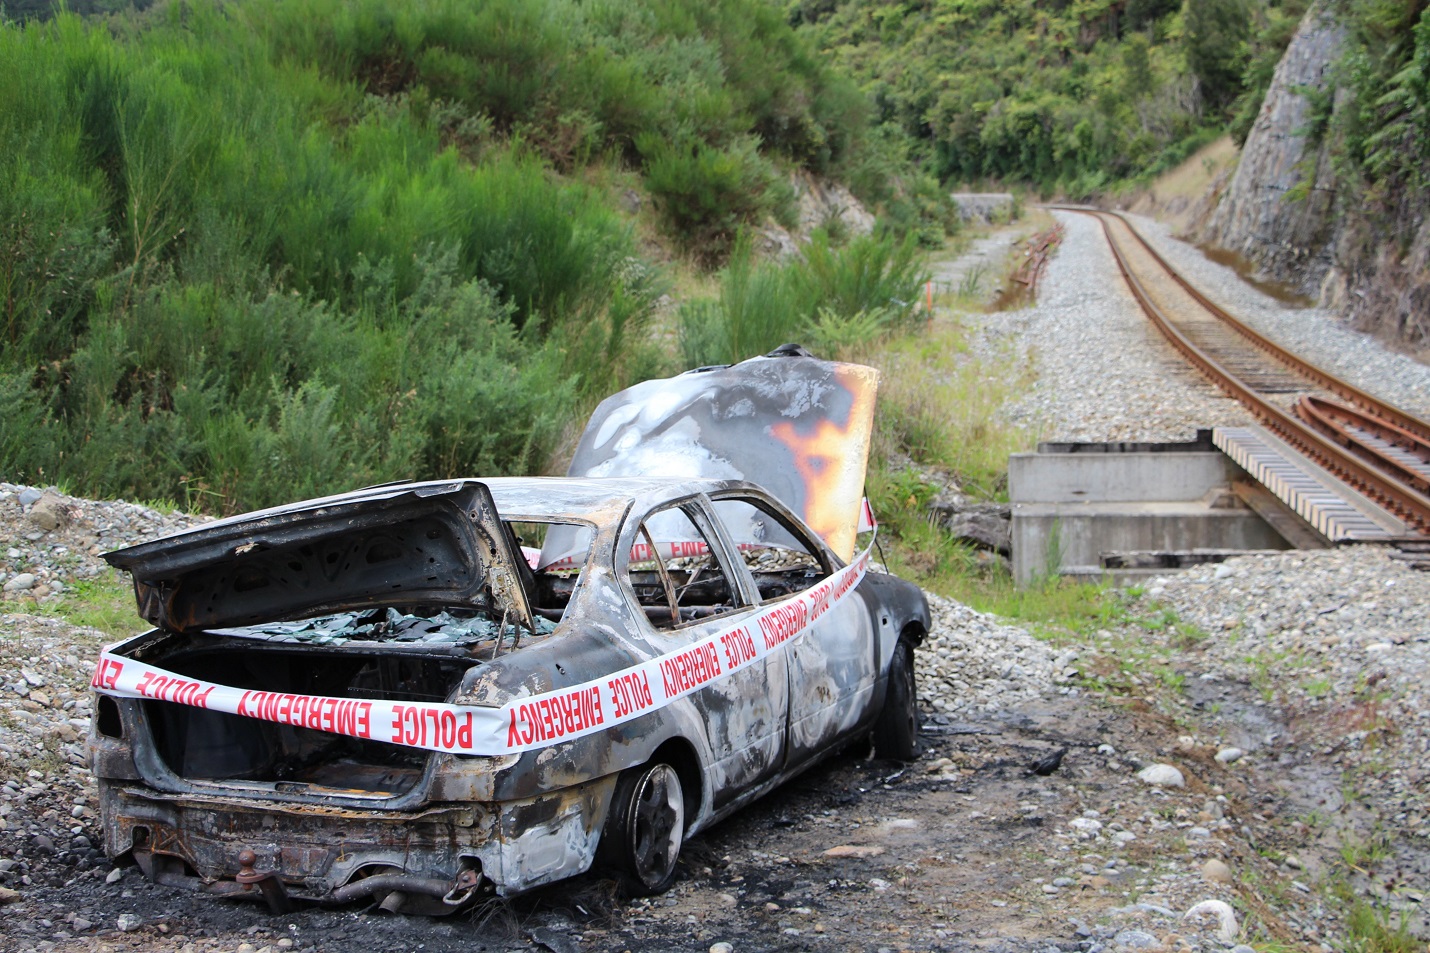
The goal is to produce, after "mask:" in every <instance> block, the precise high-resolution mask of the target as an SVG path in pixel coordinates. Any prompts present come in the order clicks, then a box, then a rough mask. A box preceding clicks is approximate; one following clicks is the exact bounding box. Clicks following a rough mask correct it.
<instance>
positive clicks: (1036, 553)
mask: <svg viewBox="0 0 1430 953" xmlns="http://www.w3.org/2000/svg"><path fill="white" fill-rule="evenodd" d="M1238 475H1242V476H1244V473H1243V471H1242V470H1241V469H1240V468H1239V467H1238V466H1236V464H1234V463H1232V462H1231V460H1229V459H1228V458H1227V457H1226V456H1225V455H1224V454H1222V453H1221V452H1219V451H1204V450H1194V451H1185V452H1163V453H1154V452H1129V453H1020V454H1014V455H1013V457H1012V458H1011V459H1010V460H1009V461H1008V495H1009V498H1010V499H1011V501H1012V503H1013V576H1014V579H1015V581H1016V582H1017V583H1018V584H1019V585H1026V584H1028V583H1029V582H1031V581H1033V580H1034V579H1036V578H1037V577H1038V576H1040V575H1044V574H1046V573H1047V572H1049V571H1050V570H1056V571H1057V572H1059V573H1061V574H1064V575H1077V576H1091V577H1100V576H1102V575H1104V570H1103V569H1102V556H1103V554H1104V553H1125V552H1187V551H1191V550H1198V549H1203V550H1207V549H1210V550H1227V549H1246V550H1252V549H1261V550H1265V549H1285V548H1286V545H1287V544H1286V542H1285V540H1283V539H1282V538H1281V536H1280V535H1279V534H1278V533H1277V532H1276V531H1275V530H1273V529H1272V528H1271V527H1270V526H1268V525H1267V524H1266V523H1265V522H1264V521H1263V520H1262V519H1261V518H1260V517H1259V516H1257V515H1256V514H1255V513H1253V512H1252V511H1251V510H1250V509H1247V508H1246V507H1244V506H1243V505H1241V504H1240V503H1239V502H1238V501H1237V500H1236V499H1235V498H1234V497H1233V496H1231V494H1230V493H1229V487H1230V484H1231V481H1232V479H1233V478H1235V477H1236V476H1238ZM1146 572H1147V571H1145V570H1129V571H1120V572H1119V573H1117V574H1116V575H1117V577H1118V578H1119V579H1121V578H1124V577H1131V576H1135V575H1138V574H1145V573H1146Z"/></svg>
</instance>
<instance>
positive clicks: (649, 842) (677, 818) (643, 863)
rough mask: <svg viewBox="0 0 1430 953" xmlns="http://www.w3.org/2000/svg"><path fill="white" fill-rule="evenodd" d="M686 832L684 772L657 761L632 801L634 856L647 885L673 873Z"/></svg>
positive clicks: (642, 781)
mask: <svg viewBox="0 0 1430 953" xmlns="http://www.w3.org/2000/svg"><path fill="white" fill-rule="evenodd" d="M684 834H685V797H684V794H683V793H682V791H681V787H680V775H678V774H676V773H675V769H674V768H672V767H671V766H670V765H668V764H660V765H656V766H655V767H654V768H651V769H650V770H649V771H647V772H646V773H645V775H644V776H643V777H642V778H641V781H640V784H639V785H637V786H636V790H635V794H634V795H633V799H632V804H631V859H632V860H633V861H634V862H635V869H636V873H637V874H639V875H640V878H641V880H642V881H643V882H644V883H646V884H647V885H655V884H658V883H660V882H661V881H663V880H665V878H667V877H669V876H670V873H671V871H673V870H674V869H675V860H676V858H677V857H678V856H679V854H680V842H681V839H682V837H683V836H684Z"/></svg>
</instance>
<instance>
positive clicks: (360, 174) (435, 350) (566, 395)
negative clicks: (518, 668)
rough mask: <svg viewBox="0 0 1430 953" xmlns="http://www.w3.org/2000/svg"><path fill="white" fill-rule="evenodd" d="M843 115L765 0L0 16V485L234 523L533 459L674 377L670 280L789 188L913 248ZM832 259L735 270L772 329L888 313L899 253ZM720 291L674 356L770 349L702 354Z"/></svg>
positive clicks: (903, 165)
mask: <svg viewBox="0 0 1430 953" xmlns="http://www.w3.org/2000/svg"><path fill="white" fill-rule="evenodd" d="M31 6H33V4H32V5H31ZM105 6H106V7H108V8H111V9H112V8H118V7H124V6H125V5H124V4H119V3H116V4H107V5H105ZM6 10H7V11H11V12H12V14H13V13H14V11H12V10H11V6H10V5H8V4H7V5H6ZM22 12H23V11H22ZM869 118H870V111H869V109H868V108H867V107H866V103H865V99H864V97H863V95H862V94H861V93H860V91H859V90H858V89H857V88H856V87H855V85H854V84H853V83H852V82H850V81H848V80H847V79H844V78H841V77H840V76H838V75H836V74H835V73H833V72H832V71H831V70H830V69H829V68H828V67H827V66H826V65H825V64H824V62H823V61H822V60H821V58H820V57H818V56H817V55H816V54H815V53H814V52H813V50H812V49H811V47H810V46H809V44H808V43H807V42H806V41H805V40H804V39H802V38H801V37H799V36H797V35H796V34H795V33H794V31H793V30H792V29H791V28H790V26H789V25H788V23H787V22H786V20H785V16H784V13H783V11H782V10H780V9H778V8H776V7H775V6H772V5H771V4H769V3H767V2H765V0H595V2H578V0H486V2H483V3H480V4H471V3H466V2H461V0H423V2H415V3H405V2H404V3H395V2H389V0H356V2H338V0H284V2H278V0H252V2H245V3H229V4H224V3H218V2H192V3H186V2H171V3H160V4H158V5H156V6H154V7H153V8H152V9H148V10H145V11H140V12H135V11H130V12H128V13H123V12H121V13H118V14H111V15H109V16H106V17H105V18H103V19H99V20H95V19H84V18H79V17H76V16H74V15H61V16H59V17H57V18H54V19H49V20H40V19H30V20H19V19H16V20H12V21H10V22H6V23H3V24H0V142H3V143H5V148H4V149H3V150H0V348H2V349H3V354H0V473H3V474H4V476H5V478H6V479H11V480H23V481H31V482H40V483H48V482H55V481H58V482H60V483H61V484H63V485H66V486H68V487H69V488H71V489H73V490H74V491H75V492H78V493H83V494H87V495H92V496H100V495H124V496H126V497H129V498H140V499H144V498H149V499H164V498H167V499H172V500H176V501H179V502H180V503H182V504H183V505H185V506H188V507H190V508H202V509H208V510H211V511H231V510H234V509H237V508H245V507H253V506H258V505H262V504H267V503H273V502H278V501H280V500H285V499H291V498H294V497H296V496H300V495H303V494H313V493H317V492H321V491H325V490H331V489H338V488H343V487H350V486H355V485H361V484H363V483H371V482H374V481H378V480H384V479H392V478H399V477H432V476H443V475H450V474H470V473H488V474H491V473H503V472H530V471H533V470H537V469H539V468H541V467H542V466H543V465H544V464H545V462H546V461H547V459H548V458H549V456H550V454H551V453H552V451H553V448H554V447H555V446H556V445H557V443H558V441H559V439H560V437H561V435H562V432H563V429H564V428H566V427H567V426H569V424H570V423H571V421H572V420H573V419H575V418H577V417H578V416H579V415H580V413H581V409H582V407H583V406H589V401H590V400H592V399H593V398H596V397H599V396H602V395H604V394H606V393H609V392H610V391H611V390H612V389H614V388H618V387H620V386H624V385H626V384H628V383H630V382H632V381H633V380H635V379H638V378H639V377H641V376H643V375H648V374H650V373H652V372H665V371H669V370H673V369H676V368H677V366H678V361H679V358H678V357H676V356H675V355H674V353H673V350H674V349H673V348H672V347H671V346H670V345H668V344H666V345H663V344H662V343H661V340H662V339H661V337H660V335H657V334H653V333H652V328H651V321H652V318H653V315H654V309H655V305H656V302H657V300H658V299H659V297H660V295H661V294H662V292H663V290H664V285H665V283H666V282H667V280H668V277H667V272H666V271H664V270H663V266H662V262H663V261H665V260H667V259H669V258H670V257H672V256H675V257H676V258H677V259H678V261H679V262H682V263H684V264H682V267H685V268H699V267H706V266H709V265H712V264H715V263H719V262H721V261H723V260H724V259H725V257H726V255H727V254H728V253H729V251H730V249H731V247H732V245H733V243H734V242H735V239H736V237H737V235H738V234H739V232H740V230H741V229H742V228H744V227H746V226H748V225H750V224H752V223H756V222H759V221H762V220H765V219H766V218H767V217H769V216H771V215H773V216H774V217H775V218H777V219H778V218H783V219H786V220H787V219H788V218H789V217H790V216H791V214H792V191H791V187H790V184H789V183H790V178H789V177H790V173H791V172H792V171H794V170H806V171H808V172H813V173H819V174H821V175H825V176H830V177H834V178H837V179H842V180H844V181H847V182H849V183H851V184H852V185H853V187H854V188H855V189H856V191H857V192H858V193H859V194H860V195H861V197H862V198H864V199H865V200H866V201H867V202H869V203H870V204H871V205H872V206H873V207H874V208H876V209H877V210H879V211H881V212H882V213H884V215H885V216H886V218H887V219H888V220H890V221H892V222H893V223H894V224H895V225H896V226H899V225H902V228H901V231H903V232H905V233H910V232H918V233H919V234H921V235H923V236H924V237H926V238H928V237H934V238H937V237H941V232H938V231H937V228H938V221H939V216H940V215H941V214H942V210H946V208H947V203H946V201H944V202H942V203H941V202H940V200H939V199H938V197H937V190H936V189H935V188H934V186H933V183H932V181H931V180H920V179H919V178H918V176H916V175H914V174H912V172H911V168H910V166H909V165H908V164H907V162H906V160H905V158H904V157H903V155H902V154H901V152H900V150H899V148H898V144H897V143H894V144H890V143H888V142H885V141H883V140H880V139H878V138H877V137H871V136H870V135H869ZM632 196H633V197H634V201H632V200H631V197H632ZM925 212H927V213H929V214H928V215H924V214H923V213H925ZM930 230H933V231H932V232H931V231H930ZM836 245H837V243H836V242H835V241H833V240H829V241H825V242H824V244H823V245H822V246H820V247H821V248H822V249H823V251H822V252H821V253H820V254H819V255H816V256H815V257H814V258H812V259H811V261H812V262H814V263H815V264H818V263H819V262H822V263H823V270H822V271H821V270H818V269H805V270H804V271H802V272H800V274H798V275H796V274H794V271H796V270H798V269H784V270H777V273H776V272H771V271H770V269H768V268H766V269H763V270H760V269H757V270H756V271H755V273H756V274H758V275H764V276H765V277H766V278H767V279H769V280H768V281H766V285H769V284H771V283H773V284H779V285H780V286H781V287H784V288H788V289H797V293H796V292H795V291H792V292H791V294H793V295H794V297H793V298H790V299H787V303H788V304H790V309H789V314H787V315H786V319H787V321H788V322H789V323H790V324H791V325H793V326H796V327H797V326H798V324H799V322H800V321H805V320H812V319H814V318H815V317H816V316H818V315H819V314H821V313H823V312H827V311H828V310H829V309H830V308H836V307H837V310H839V311H840V312H843V313H854V314H858V313H860V312H866V311H867V309H866V307H865V305H866V304H868V305H870V306H871V307H873V308H874V310H873V312H871V313H873V314H874V315H875V316H876V317H877V318H878V319H879V320H884V319H886V318H888V317H889V315H887V314H884V313H883V312H880V311H879V310H878V307H877V305H878V304H879V303H881V302H887V301H888V300H889V299H890V298H891V297H897V298H899V299H901V300H912V299H913V298H914V294H913V287H912V286H909V284H908V283H909V282H910V281H911V280H914V279H916V276H915V275H914V274H913V272H912V270H911V265H910V262H911V257H910V255H911V248H910V246H909V245H908V244H907V243H903V244H901V243H900V242H899V241H898V240H897V238H896V237H894V236H893V235H892V234H890V235H882V236H876V237H873V238H868V239H861V240H859V241H856V242H854V243H853V244H851V245H850V246H848V247H847V248H838V247H836ZM651 249H655V253H652V251H651ZM746 257H748V254H747V253H746ZM737 272H738V269H737ZM749 273H750V267H748V266H745V271H744V272H743V274H749ZM771 275H773V278H771ZM861 275H862V276H864V278H867V277H870V276H871V275H872V281H869V280H863V278H861V277H860V276H861ZM738 277H739V273H737V274H736V278H738ZM886 279H888V280H893V281H895V282H903V284H904V285H905V287H901V288H899V289H897V294H894V293H891V291H890V289H889V288H888V287H885V285H884V284H883V283H882V282H884V281H885V280H886ZM727 284H728V282H727ZM851 288H852V289H854V291H853V292H852V296H851V291H850V289H851ZM861 295H865V296H866V297H867V296H868V295H874V296H875V297H874V298H870V299H869V300H868V301H865V300H863V299H861V297H860V296H861ZM737 298H738V295H735V294H734V293H733V292H732V293H731V294H729V295H722V300H721V301H716V302H710V303H708V306H707V307H706V308H705V311H704V312H703V316H704V318H705V320H704V321H703V324H702V326H701V335H700V342H699V350H700V353H701V354H705V355H711V354H713V355H714V356H716V357H720V358H724V359H730V358H733V357H746V356H749V354H750V353H758V349H759V348H761V347H765V348H767V347H768V346H771V344H772V343H773V344H778V343H780V342H779V341H778V340H775V341H773V342H770V341H769V340H767V339H768V337H769V335H770V334H778V333H780V330H781V329H768V330H767V329H760V328H756V329H750V328H746V329H744V330H743V332H741V333H738V334H737V333H733V332H732V333H731V334H726V335H724V336H723V337H722V336H721V333H720V332H721V329H722V328H723V327H724V326H725V325H727V324H732V325H733V324H738V321H736V320H735V319H734V318H731V319H730V320H729V321H727V320H726V318H728V317H729V316H730V315H731V314H732V313H733V312H734V311H736V310H738V309H739V307H740V302H739V301H737V300H736V299H737ZM725 299H728V300H725ZM737 317H738V316H737ZM667 330H673V329H670V328H668V329H667ZM784 330H788V328H785V329H784ZM732 342H733V343H732ZM736 344H738V346H739V348H740V349H741V353H731V349H732V348H733V347H735V345H736Z"/></svg>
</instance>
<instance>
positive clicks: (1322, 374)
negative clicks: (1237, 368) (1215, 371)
mask: <svg viewBox="0 0 1430 953" xmlns="http://www.w3.org/2000/svg"><path fill="white" fill-rule="evenodd" d="M1100 214H1103V215H1111V216H1113V217H1114V218H1116V219H1118V220H1119V221H1121V222H1122V224H1124V225H1126V226H1127V230H1128V232H1130V233H1131V235H1132V237H1133V238H1135V239H1136V240H1137V242H1138V244H1140V245H1141V246H1142V247H1143V249H1145V250H1146V252H1147V254H1149V255H1151V256H1152V258H1153V260H1154V261H1156V262H1157V264H1158V265H1160V266H1162V268H1163V269H1164V270H1165V271H1166V272H1167V275H1168V276H1169V277H1170V278H1171V279H1172V280H1173V281H1175V282H1176V283H1177V284H1178V285H1180V286H1181V287H1182V290H1184V291H1186V293H1187V294H1189V295H1191V296H1192V298H1193V299H1195V300H1196V302H1197V303H1198V304H1200V305H1201V306H1202V307H1204V308H1206V309H1207V310H1208V311H1210V312H1211V313H1212V314H1214V315H1216V317H1217V318H1219V319H1221V320H1222V321H1224V322H1225V323H1226V324H1227V326H1229V327H1230V328H1231V329H1232V330H1234V331H1236V332H1237V333H1238V334H1240V335H1241V336H1242V337H1244V338H1245V339H1246V340H1247V341H1249V342H1251V344H1252V345H1253V346H1255V347H1256V348H1258V349H1259V350H1262V351H1264V352H1266V353H1267V354H1269V355H1271V356H1272V357H1273V358H1275V359H1276V360H1278V361H1280V362H1281V363H1282V364H1285V365H1286V366H1287V367H1289V368H1291V370H1293V371H1295V372H1296V373H1298V374H1300V375H1302V376H1303V377H1306V378H1308V379H1310V380H1312V381H1314V382H1315V383H1317V384H1319V385H1320V386H1322V387H1324V388H1325V389H1326V390H1329V391H1331V392H1332V393H1334V394H1337V395H1338V396H1340V397H1342V398H1344V399H1346V400H1348V401H1350V402H1351V403H1353V404H1358V405H1359V406H1360V407H1362V408H1363V409H1365V410H1367V411H1369V412H1370V413H1372V414H1374V415H1375V416H1377V417H1380V418H1381V419H1382V420H1387V421H1389V422H1390V423H1392V424H1394V425H1395V426H1397V427H1399V428H1400V429H1402V430H1407V431H1409V432H1410V433H1413V434H1415V435H1416V436H1418V437H1420V439H1421V440H1426V441H1430V423H1427V422H1426V421H1424V420H1421V419H1420V418H1419V417H1416V416H1414V415H1413V414H1408V413H1406V412H1405V411H1403V410H1401V409H1400V408H1399V407H1396V406H1394V405H1393V404H1388V403H1386V402H1385V401H1383V400H1381V399H1380V398H1379V397H1376V396H1375V395H1373V394H1368V393H1366V392H1365V391H1363V390H1361V389H1360V388H1359V387H1356V386H1355V385H1353V384H1349V383H1347V382H1346V381H1343V380H1341V379H1340V378H1339V377H1336V376H1335V375H1334V374H1332V373H1330V372H1329V371H1326V370H1323V369H1322V368H1320V367H1318V366H1317V365H1315V364H1312V363H1311V362H1310V361H1308V360H1306V359H1305V358H1303V357H1301V356H1299V355H1296V354H1293V353H1291V352H1290V351H1288V350H1286V349H1285V348H1284V347H1282V346H1281V345H1279V344H1277V343H1276V342H1275V341H1272V340H1271V339H1270V338H1267V337H1265V336H1263V335H1262V334H1260V333H1259V332H1257V331H1254V330H1252V329H1251V328H1250V327H1248V326H1247V325H1246V324H1244V323H1242V321H1241V320H1240V319H1238V318H1237V317H1236V316H1234V315H1232V314H1230V313H1228V312H1227V311H1226V310H1225V309H1224V308H1222V307H1221V306H1220V305H1218V304H1217V303H1216V302H1214V301H1212V300H1211V299H1210V298H1208V297H1207V296H1206V295H1204V294H1202V293H1201V291H1199V290H1198V289H1197V288H1195V287H1193V286H1192V285H1191V283H1190V282H1188V281H1187V279H1186V278H1184V277H1182V274H1181V272H1179V271H1177V269H1176V268H1174V267H1172V265H1171V264H1170V263H1169V262H1168V261H1167V260H1166V259H1165V258H1163V257H1162V255H1161V254H1160V253H1159V252H1158V251H1157V249H1155V248H1153V247H1152V245H1151V244H1150V243H1149V242H1148V241H1147V239H1146V238H1144V237H1143V235H1142V233H1141V232H1139V231H1137V229H1136V228H1135V227H1134V226H1133V224H1132V223H1131V222H1130V221H1128V220H1127V216H1125V215H1123V214H1122V213H1121V212H1101V213H1100ZM1103 230H1104V232H1105V231H1106V226H1105V225H1104V226H1103ZM1108 237H1109V240H1111V236H1110V235H1109V236H1108Z"/></svg>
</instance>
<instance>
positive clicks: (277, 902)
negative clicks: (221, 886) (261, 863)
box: [233, 848, 289, 913]
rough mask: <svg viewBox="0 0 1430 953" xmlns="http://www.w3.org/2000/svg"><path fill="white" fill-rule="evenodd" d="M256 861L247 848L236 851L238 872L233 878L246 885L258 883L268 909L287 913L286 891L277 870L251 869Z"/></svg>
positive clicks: (256, 858) (252, 853) (253, 854)
mask: <svg viewBox="0 0 1430 953" xmlns="http://www.w3.org/2000/svg"><path fill="white" fill-rule="evenodd" d="M256 863H258V855H257V854H255V853H254V852H253V851H251V850H249V849H248V848H244V849H243V850H241V851H239V852H238V867H239V870H238V874H237V876H235V877H234V878H233V879H234V880H237V881H238V882H239V883H241V884H243V885H244V886H246V887H251V886H253V885H254V884H258V889H259V890H261V891H263V899H264V900H266V901H267V902H268V909H269V910H271V911H272V912H273V913H287V912H288V908H289V903H288V891H287V890H284V889H283V881H282V880H279V879H278V871H276V870H264V871H258V870H254V869H253V865H254V864H256Z"/></svg>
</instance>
